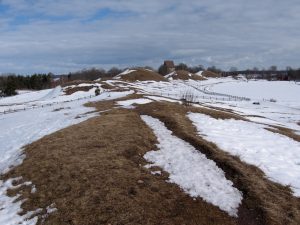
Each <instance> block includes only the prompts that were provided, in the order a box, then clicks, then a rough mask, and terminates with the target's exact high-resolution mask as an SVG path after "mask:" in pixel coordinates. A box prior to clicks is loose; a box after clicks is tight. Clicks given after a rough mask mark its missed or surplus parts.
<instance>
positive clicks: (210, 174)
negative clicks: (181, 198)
mask: <svg viewBox="0 0 300 225" xmlns="http://www.w3.org/2000/svg"><path fill="white" fill-rule="evenodd" d="M142 119H143V120H144V121H145V123H146V124H147V125H148V126H149V127H151V128H152V130H153V132H154V134H155V135H156V137H157V140H158V142H159V144H158V145H157V147H158V149H159V150H158V151H150V152H147V153H146V154H145V155H144V158H145V159H146V160H148V161H149V162H152V163H153V164H151V166H159V167H161V168H162V169H163V170H165V171H167V172H168V173H169V174H170V177H169V179H170V182H172V183H175V184H177V185H179V186H180V187H181V188H182V189H183V190H184V191H185V192H186V193H188V194H189V195H190V196H191V197H201V198H202V199H204V200H205V201H207V202H209V203H211V204H213V205H215V206H218V207H219V208H220V209H222V210H224V211H226V212H227V213H228V214H229V215H231V216H237V211H238V207H239V205H240V204H241V201H242V194H241V193H240V192H239V191H238V190H237V189H236V188H234V187H233V186H232V185H233V183H232V182H231V181H229V180H227V179H226V177H225V174H224V172H223V171H222V170H221V169H220V168H218V167H217V165H216V163H215V162H214V161H212V160H209V159H207V158H206V156H205V155H204V154H202V153H200V152H199V151H197V150H196V149H195V148H194V147H193V146H191V145H190V144H189V143H187V142H185V141H183V140H181V139H179V138H177V137H175V136H173V135H172V132H171V131H170V130H168V129H167V128H166V127H165V125H164V124H163V123H162V122H161V121H159V120H158V119H155V118H152V117H150V116H142Z"/></svg>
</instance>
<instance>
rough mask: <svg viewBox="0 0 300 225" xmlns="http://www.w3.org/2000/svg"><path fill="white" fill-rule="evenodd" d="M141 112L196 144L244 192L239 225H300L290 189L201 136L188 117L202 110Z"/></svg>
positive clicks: (172, 107) (168, 106) (171, 107)
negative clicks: (157, 119) (191, 112)
mask: <svg viewBox="0 0 300 225" xmlns="http://www.w3.org/2000/svg"><path fill="white" fill-rule="evenodd" d="M138 110H139V112H140V113H141V114H146V115H150V116H153V117H156V118H159V119H160V120H161V121H163V122H164V123H165V124H166V126H167V127H168V128H169V129H170V130H172V131H173V132H174V134H175V135H176V136H178V137H179V138H181V139H183V140H185V141H187V142H189V143H190V144H192V145H193V146H194V147H195V148H196V149H198V150H200V151H201V152H202V153H204V154H205V155H206V156H207V157H208V158H209V159H212V160H214V161H215V162H216V164H217V165H218V166H219V167H220V168H221V169H223V170H224V171H225V173H226V177H227V178H228V179H230V180H231V181H232V182H233V183H234V185H235V186H236V187H237V188H238V189H239V190H240V191H242V192H243V197H244V200H243V205H242V207H241V208H240V209H239V221H238V223H239V224H272V225H273V224H274V225H282V224H293V225H296V224H300V201H299V199H298V198H295V197H293V196H292V194H291V190H290V188H289V187H283V186H282V185H280V184H277V183H274V182H272V181H270V180H268V179H267V178H266V177H265V175H264V173H263V172H262V171H261V170H260V169H258V168H257V167H255V166H251V165H247V164H246V163H244V162H241V160H240V159H239V158H238V157H234V156H231V155H229V154H228V153H226V152H224V151H222V150H221V149H219V148H218V147H217V146H216V145H215V144H213V143H211V142H208V141H205V140H204V139H203V138H201V137H200V136H198V135H197V131H196V129H195V127H194V126H193V125H192V123H191V121H190V120H189V119H188V118H187V117H186V113H187V112H189V111H197V110H199V109H193V108H191V107H186V108H184V107H182V106H180V105H179V104H173V103H157V102H156V103H150V104H147V105H141V106H139V107H138ZM205 113H206V114H208V115H210V116H213V117H214V118H228V116H229V115H230V114H223V113H221V114H220V112H218V113H217V114H216V111H211V112H208V111H206V112H205ZM222 114H223V115H222ZM230 116H232V115H230Z"/></svg>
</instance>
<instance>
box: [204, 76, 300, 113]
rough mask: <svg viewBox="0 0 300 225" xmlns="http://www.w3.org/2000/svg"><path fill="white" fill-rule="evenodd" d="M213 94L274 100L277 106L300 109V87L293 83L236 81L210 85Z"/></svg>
mask: <svg viewBox="0 0 300 225" xmlns="http://www.w3.org/2000/svg"><path fill="white" fill-rule="evenodd" d="M210 89H211V90H213V91H215V92H220V93H225V94H231V95H243V96H245V97H249V98H251V99H253V100H259V101H262V100H263V99H266V100H269V99H275V100H277V102H278V103H279V104H282V105H286V106H291V107H295V108H298V109H300V102H299V97H300V85H299V84H296V83H295V82H293V81H265V80H261V81H249V82H245V81H237V82H223V83H219V84H216V85H211V87H210Z"/></svg>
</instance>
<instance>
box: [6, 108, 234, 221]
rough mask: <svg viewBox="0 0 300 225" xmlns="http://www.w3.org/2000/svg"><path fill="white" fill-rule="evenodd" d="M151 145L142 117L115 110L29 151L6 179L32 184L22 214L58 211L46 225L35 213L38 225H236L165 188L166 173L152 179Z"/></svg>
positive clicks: (167, 185)
mask: <svg viewBox="0 0 300 225" xmlns="http://www.w3.org/2000/svg"><path fill="white" fill-rule="evenodd" d="M155 143H156V137H155V136H154V134H153V133H152V131H151V130H150V129H149V128H148V127H147V126H146V124H144V122H143V121H142V120H141V119H140V116H139V114H137V113H136V112H133V111H129V110H125V109H114V110H112V111H110V112H109V113H103V114H102V115H101V116H100V117H96V118H93V119H90V120H88V121H86V122H83V123H81V124H78V125H75V126H72V127H69V128H66V129H63V130H61V131H59V132H56V133H54V134H52V135H49V136H46V137H44V138H42V139H41V140H39V141H37V142H35V143H33V144H31V145H29V146H27V147H26V150H25V153H26V156H27V157H26V159H25V160H24V162H23V164H22V165H20V166H18V167H16V168H14V169H13V170H12V171H10V172H9V173H8V174H7V175H6V177H7V178H8V177H18V176H22V177H23V178H24V180H30V181H32V182H33V183H34V184H35V186H36V188H37V191H36V193H34V194H31V193H30V189H29V188H22V189H21V191H22V196H23V198H27V199H28V200H27V201H25V203H23V205H22V207H23V209H24V210H25V211H28V210H33V209H36V208H46V207H47V206H49V205H51V204H54V206H55V207H56V208H57V209H58V210H57V211H56V212H54V213H52V214H50V215H48V217H46V218H45V221H44V222H43V223H42V221H43V217H42V215H40V216H39V222H38V224H51V225H52V224H53V225H54V224H55V225H57V224H60V225H65V224H66V225H67V224H74V225H75V224H76V225H77V224H78V225H89V224H91V225H95V224H178V225H181V224H195V225H196V224H200V225H201V224H224V225H228V224H236V223H237V221H236V219H233V218H231V217H229V216H228V215H227V214H226V213H224V212H222V211H221V210H220V209H218V208H217V207H215V206H212V205H211V204H208V203H206V202H204V201H202V200H201V199H196V200H193V198H191V197H189V196H188V195H187V194H185V193H184V192H183V191H181V190H180V188H179V187H178V186H177V185H174V184H170V183H168V182H166V179H167V177H168V175H167V174H166V173H163V174H162V175H161V176H157V175H156V176H154V175H152V174H151V173H150V171H149V170H148V169H146V168H144V167H143V165H145V163H146V162H145V161H144V159H143V157H142V156H143V155H144V154H145V153H146V152H147V151H149V150H152V149H155ZM19 191H20V190H19ZM15 193H16V191H15V190H14V191H12V192H11V193H10V194H15ZM44 213H45V212H44Z"/></svg>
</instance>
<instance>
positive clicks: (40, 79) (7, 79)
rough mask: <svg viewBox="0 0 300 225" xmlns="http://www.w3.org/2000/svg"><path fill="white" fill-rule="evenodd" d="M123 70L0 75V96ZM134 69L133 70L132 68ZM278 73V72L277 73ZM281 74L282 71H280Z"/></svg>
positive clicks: (293, 75) (297, 72)
mask: <svg viewBox="0 0 300 225" xmlns="http://www.w3.org/2000/svg"><path fill="white" fill-rule="evenodd" d="M139 68H141V67H139ZM142 68H145V69H151V70H153V71H157V72H158V73H160V74H162V75H165V74H164V71H163V70H162V68H163V65H161V66H160V67H159V68H158V69H153V68H152V67H149V66H145V67H142ZM125 69H126V68H125ZM125 69H120V68H117V67H113V68H111V69H109V70H107V71H106V70H104V69H96V68H91V69H83V70H80V71H77V72H71V73H68V74H61V75H53V74H52V73H48V74H33V75H28V76H21V75H14V74H7V75H2V76H1V75H0V96H10V95H15V94H16V90H17V89H32V90H41V89H46V88H50V87H52V84H53V81H54V80H55V78H57V79H62V80H63V83H64V82H68V81H73V80H96V79H99V78H112V77H114V76H116V75H118V74H120V73H121V72H123V71H124V70H125ZM133 69H134V68H133ZM175 69H176V70H186V71H189V72H190V73H197V72H198V71H205V70H207V71H211V72H214V73H218V74H227V73H228V74H227V75H230V73H232V74H236V73H237V72H238V69H237V68H236V67H232V68H231V69H230V71H228V72H225V71H222V70H221V69H218V68H217V67H215V66H210V67H207V68H205V67H204V66H202V65H198V66H188V65H186V64H184V63H179V64H177V65H175ZM246 71H247V72H249V73H251V72H252V73H255V72H256V73H257V71H261V72H262V71H277V67H276V66H271V67H270V69H267V70H265V69H264V70H259V69H257V68H256V67H254V68H253V69H248V70H246ZM278 72H280V71H278ZM281 72H282V71H281ZM285 72H286V73H287V74H288V79H289V80H300V69H292V68H290V67H288V68H287V69H286V70H285Z"/></svg>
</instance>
